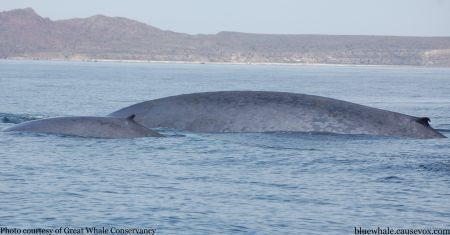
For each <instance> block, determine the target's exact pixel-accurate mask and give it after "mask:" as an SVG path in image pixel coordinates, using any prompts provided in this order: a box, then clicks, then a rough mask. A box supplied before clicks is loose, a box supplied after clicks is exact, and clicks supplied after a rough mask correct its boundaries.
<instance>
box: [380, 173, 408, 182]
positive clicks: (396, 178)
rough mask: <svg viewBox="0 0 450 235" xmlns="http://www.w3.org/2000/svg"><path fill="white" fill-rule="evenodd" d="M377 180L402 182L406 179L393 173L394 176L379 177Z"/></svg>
mask: <svg viewBox="0 0 450 235" xmlns="http://www.w3.org/2000/svg"><path fill="white" fill-rule="evenodd" d="M377 181H379V182H384V183H400V182H402V181H404V179H403V178H402V177H398V176H394V175H393V176H387V177H383V178H379V179H378V180H377Z"/></svg>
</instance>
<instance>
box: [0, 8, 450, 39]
mask: <svg viewBox="0 0 450 235" xmlns="http://www.w3.org/2000/svg"><path fill="white" fill-rule="evenodd" d="M25 7H31V8H33V9H34V10H35V11H36V12H37V13H38V14H39V15H41V16H44V17H49V18H50V19H52V20H57V19H68V18H75V17H88V16H92V15H97V14H101V15H107V16H122V17H127V18H130V19H135V20H138V21H141V22H144V23H147V24H150V25H152V26H155V27H158V28H161V29H164V30H172V31H176V32H183V33H189V34H213V33H217V32H220V31H238V32H248V33H273V34H335V35H336V34H337V35H395V36H450V0H221V1H219V0H0V11H6V10H11V9H16V8H25Z"/></svg>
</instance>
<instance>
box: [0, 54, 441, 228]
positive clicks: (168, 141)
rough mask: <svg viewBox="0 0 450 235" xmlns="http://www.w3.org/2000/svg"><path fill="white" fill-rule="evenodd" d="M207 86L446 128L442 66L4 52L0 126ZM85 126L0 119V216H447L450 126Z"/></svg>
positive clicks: (313, 224) (222, 222) (41, 219)
mask: <svg viewBox="0 0 450 235" xmlns="http://www.w3.org/2000/svg"><path fill="white" fill-rule="evenodd" d="M216 90H270V91H288V92H297V93H306V94H312V95H321V96H326V97H332V98H337V99H342V100H346V101H351V102H355V103H360V104H364V105H369V106H373V107H377V108H382V109H388V110H392V111H397V112H402V113H406V114H410V115H414V116H428V117H430V118H431V120H432V122H431V125H432V126H434V127H435V128H437V129H441V130H442V133H443V134H445V135H447V136H450V132H449V130H450V69H448V68H416V67H351V66H289V65H214V64H138V63H136V64H133V63H106V62H101V63H93V62H43V61H8V60H2V61H0V129H4V128H7V127H10V126H12V125H14V123H19V122H22V121H27V120H33V119H38V118H44V117H56V116H70V115H77V116H79V115H106V114H108V113H111V112H113V111H115V110H117V109H120V108H122V107H125V106H128V105H131V104H134V103H137V102H141V101H145V100H150V99H155V98H160V97H165V96H170V95H178V94H184V93H192V92H202V91H216ZM160 131H161V132H162V133H164V134H165V135H167V136H168V137H166V138H140V139H128V140H123V139H120V140H107V139H90V138H79V137H69V136H59V135H45V134H21V133H6V132H0V226H9V227H21V228H24V227H49V228H59V227H61V226H70V227H86V226H98V227H101V226H116V227H138V228H139V227H147V228H155V229H156V234H243V233H244V234H353V233H354V227H365V228H371V227H377V226H384V227H387V226H390V227H394V228H450V219H449V218H450V203H449V202H450V199H449V198H450V140H449V139H430V140H417V139H400V138H388V137H373V136H351V135H333V134H318V133H316V134H308V133H242V134H201V133H189V132H183V131H176V130H169V129H161V130H160Z"/></svg>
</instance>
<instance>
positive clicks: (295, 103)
mask: <svg viewBox="0 0 450 235" xmlns="http://www.w3.org/2000/svg"><path fill="white" fill-rule="evenodd" d="M130 114H135V115H136V117H135V119H136V121H137V122H138V123H140V124H142V125H144V126H146V127H148V128H154V127H169V128H175V129H180V130H189V131H197V132H275V131H296V132H330V133H338V134H368V135H382V136H399V137H414V138H438V137H443V136H442V135H441V134H440V133H438V132H437V131H435V130H434V129H432V128H431V127H430V126H429V125H426V124H428V122H427V121H426V119H420V118H418V117H413V116H409V115H405V114H401V113H396V112H391V111H387V110H381V109H377V108H371V107H368V106H364V105H359V104H355V103H351V102H347V101H342V100H336V99H332V98H326V97H320V96H313V95H305V94H296V93H287V92H268V91H221V92H204V93H193V94H185V95H178V96H171V97H166V98H160V99H156V100H150V101H146V102H142V103H138V104H135V105H131V106H129V107H126V108H123V109H120V110H118V111H116V112H113V113H111V114H110V115H109V116H111V117H126V116H128V115H130Z"/></svg>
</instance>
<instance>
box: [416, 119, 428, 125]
mask: <svg viewBox="0 0 450 235" xmlns="http://www.w3.org/2000/svg"><path fill="white" fill-rule="evenodd" d="M416 122H418V123H420V124H422V125H424V126H430V124H429V122H431V120H430V118H428V117H420V118H417V119H416Z"/></svg>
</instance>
